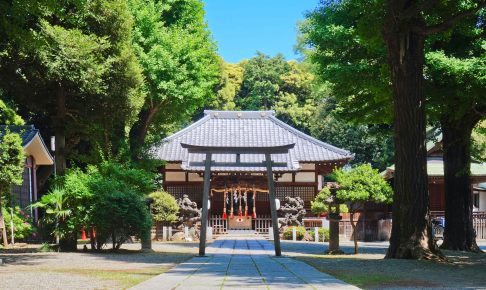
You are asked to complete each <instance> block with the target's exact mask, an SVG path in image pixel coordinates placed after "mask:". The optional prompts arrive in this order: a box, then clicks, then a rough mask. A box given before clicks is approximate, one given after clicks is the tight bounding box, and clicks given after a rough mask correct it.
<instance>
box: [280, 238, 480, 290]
mask: <svg viewBox="0 0 486 290" xmlns="http://www.w3.org/2000/svg"><path fill="white" fill-rule="evenodd" d="M480 246H481V248H482V249H486V242H484V241H483V242H480ZM282 248H283V251H284V253H285V254H286V255H289V256H294V257H296V258H297V259H299V260H302V261H304V262H307V263H308V264H310V265H312V266H314V267H316V268H318V269H319V270H321V271H322V272H325V273H328V274H331V275H333V276H335V277H336V278H338V279H341V280H343V281H345V282H348V283H350V284H353V285H356V286H358V287H360V288H364V289H424V288H436V289H486V254H484V253H483V254H471V253H465V252H453V251H443V253H444V254H445V255H446V256H447V258H448V260H449V262H448V263H437V262H431V261H413V260H391V259H390V260H388V259H386V260H385V259H384V257H385V253H386V250H387V248H388V243H387V242H383V243H360V247H359V249H360V254H358V255H354V254H351V253H352V252H353V246H352V244H351V243H348V242H345V243H342V244H341V249H342V250H343V251H344V252H345V253H346V254H345V255H336V256H329V255H323V252H324V251H325V250H326V249H327V243H326V244H322V243H321V244H315V243H312V244H310V243H303V242H287V241H285V242H283V243H282Z"/></svg>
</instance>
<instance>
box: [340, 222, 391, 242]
mask: <svg viewBox="0 0 486 290" xmlns="http://www.w3.org/2000/svg"><path fill="white" fill-rule="evenodd" d="M355 223H356V234H357V237H358V240H360V241H387V240H389V239H390V235H391V227H392V221H391V219H386V220H365V221H363V220H360V221H357V222H355ZM339 235H340V236H341V237H342V238H343V239H347V240H353V239H354V236H353V227H352V225H351V221H349V220H343V221H341V222H340V223H339Z"/></svg>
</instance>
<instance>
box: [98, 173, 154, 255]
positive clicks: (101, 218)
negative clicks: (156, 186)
mask: <svg viewBox="0 0 486 290" xmlns="http://www.w3.org/2000/svg"><path fill="white" fill-rule="evenodd" d="M120 185H122V184H117V183H115V182H113V181H111V180H98V181H97V182H96V183H95V186H94V190H93V193H94V198H93V204H92V209H91V211H92V216H91V222H92V224H93V225H94V226H95V228H96V239H97V248H98V249H101V247H102V246H103V245H104V244H105V243H106V242H107V240H108V239H109V238H112V242H113V246H114V249H119V248H120V246H121V245H122V244H123V243H124V242H125V241H126V240H127V239H129V237H130V236H138V237H143V236H145V235H146V234H147V233H150V229H151V226H152V221H151V218H150V213H149V211H148V209H147V205H146V203H145V199H144V198H143V197H142V196H140V194H139V193H138V192H134V191H133V190H132V189H130V188H127V187H121V186H120Z"/></svg>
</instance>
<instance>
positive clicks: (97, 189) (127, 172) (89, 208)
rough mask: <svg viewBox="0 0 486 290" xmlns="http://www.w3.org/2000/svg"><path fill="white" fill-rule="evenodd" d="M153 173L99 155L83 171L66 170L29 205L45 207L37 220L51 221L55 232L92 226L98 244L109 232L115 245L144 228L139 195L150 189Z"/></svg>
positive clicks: (66, 234)
mask: <svg viewBox="0 0 486 290" xmlns="http://www.w3.org/2000/svg"><path fill="white" fill-rule="evenodd" d="M154 179H155V175H154V174H153V173H151V172H148V171H145V170H142V169H137V168H134V167H133V166H130V165H129V164H121V163H118V162H116V161H104V162H103V163H101V164H99V165H98V166H89V167H88V169H87V170H86V171H82V170H81V169H76V168H74V169H70V170H68V171H67V173H66V174H65V175H64V176H62V177H59V178H58V179H56V180H55V182H54V184H55V187H54V189H53V190H52V191H51V192H50V193H48V194H46V195H44V196H42V198H41V200H40V201H38V202H37V203H35V204H33V205H32V207H34V208H42V209H45V217H44V219H43V222H45V223H46V224H55V230H54V235H55V236H56V237H60V238H66V237H76V235H77V233H78V232H79V231H80V230H81V227H84V228H86V229H88V228H91V227H92V226H94V227H95V228H96V232H97V238H96V239H97V240H96V246H97V248H98V249H101V247H103V245H104V244H105V243H106V241H107V239H108V238H111V237H112V235H113V233H114V234H115V244H116V246H115V247H116V248H119V247H120V246H121V244H122V243H123V242H125V241H126V239H127V238H128V237H129V236H143V235H145V234H147V233H150V225H151V219H150V214H149V212H148V208H147V205H146V204H145V196H146V195H147V194H148V193H150V192H152V191H153V190H154V189H155V183H154ZM147 228H148V230H147Z"/></svg>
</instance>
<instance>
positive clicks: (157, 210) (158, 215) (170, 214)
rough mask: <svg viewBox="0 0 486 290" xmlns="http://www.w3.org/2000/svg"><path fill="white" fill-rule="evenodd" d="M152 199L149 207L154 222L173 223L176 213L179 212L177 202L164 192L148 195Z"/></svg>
mask: <svg viewBox="0 0 486 290" xmlns="http://www.w3.org/2000/svg"><path fill="white" fill-rule="evenodd" d="M149 197H150V198H152V199H153V202H152V204H151V206H150V208H151V210H152V216H153V219H154V221H157V222H175V221H177V213H178V212H179V205H178V204H177V200H176V199H175V198H174V197H173V196H172V195H170V194H169V193H167V192H165V191H156V192H152V193H151V194H150V195H149Z"/></svg>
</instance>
